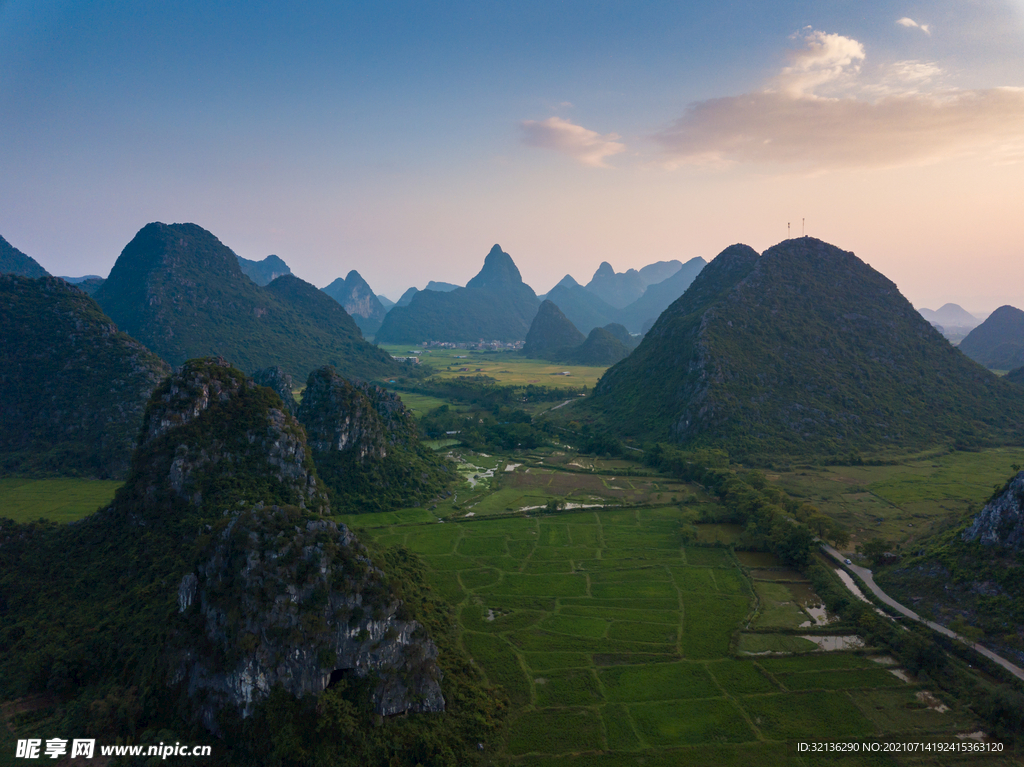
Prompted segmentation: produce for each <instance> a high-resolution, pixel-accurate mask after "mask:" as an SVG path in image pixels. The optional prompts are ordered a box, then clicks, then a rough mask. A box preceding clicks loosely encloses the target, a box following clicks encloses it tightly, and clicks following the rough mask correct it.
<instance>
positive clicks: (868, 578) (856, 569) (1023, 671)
mask: <svg viewBox="0 0 1024 767" xmlns="http://www.w3.org/2000/svg"><path fill="white" fill-rule="evenodd" d="M821 548H822V550H823V551H825V553H827V554H828V555H829V556H831V557H832V558H833V559H835V560H836V561H837V562H839V563H840V564H841V565H843V567H845V568H846V569H847V570H849V571H850V572H851V573H853V574H854V575H856V576H857V577H859V578H860V579H861V580H862V581H863V582H864V585H865V586H867V587H868V588H869V589H871V593H873V594H874V595H875V596H876V597H878V598H879V599H880V600H881V601H882V602H884V603H885V604H886V605H888V606H889V607H891V608H892V609H893V610H895V611H896V612H898V613H902V614H903V615H905V616H907V617H908V618H911V619H912V620H915V621H919V622H921V623H923V624H924V625H925V626H927V627H928V628H930V629H932V630H934V631H938V632H939V633H940V634H945V635H946V636H948V637H951V638H952V639H956V640H957V641H960V642H963V643H964V644H965V645H967V646H968V647H970V648H972V649H973V650H975V651H976V652H978V653H980V654H981V655H984V656H985V657H986V658H988V659H989V660H991V661H992V662H993V663H998V664H999V665H1000V666H1002V667H1003V668H1005V669H1006V670H1007V671H1009V672H1010V673H1011V674H1013V675H1014V676H1015V677H1017V678H1018V679H1022V680H1024V668H1021V667H1020V666H1016V665H1014V664H1013V663H1010V661H1008V660H1006V658H1003V657H1002V656H1000V655H996V654H995V653H994V652H992V651H991V650H989V649H988V648H987V647H982V646H981V645H980V644H974V643H972V642H971V640H970V639H967V638H966V637H962V636H960V635H959V634H957V633H956V632H955V631H950V630H949V629H948V628H946V627H945V626H942V625H939V624H938V623H933V622H932V621H928V620H925V619H924V618H922V617H921V616H920V615H918V614H917V613H915V612H914V611H913V610H911V609H910V608H909V607H904V606H903V605H901V604H900V603H899V602H897V601H896V600H895V599H893V598H892V597H891V596H889V595H888V594H886V593H885V592H884V591H882V589H880V588H879V587H878V584H877V583H875V579H874V577H873V576H872V575H871V571H870V570H868V569H867V568H866V567H861V566H860V565H853V564H849V565H848V564H846V559H845V557H843V555H842V554H840V553H839V552H838V551H836V550H835V549H834V548H832V547H831V546H829V545H828V544H827V543H822V544H821Z"/></svg>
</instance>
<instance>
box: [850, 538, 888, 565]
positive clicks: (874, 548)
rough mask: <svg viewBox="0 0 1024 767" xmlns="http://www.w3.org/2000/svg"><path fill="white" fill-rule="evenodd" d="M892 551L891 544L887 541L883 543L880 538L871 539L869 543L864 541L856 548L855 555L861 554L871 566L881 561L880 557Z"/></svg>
mask: <svg viewBox="0 0 1024 767" xmlns="http://www.w3.org/2000/svg"><path fill="white" fill-rule="evenodd" d="M890 549H892V544H891V543H889V542H888V541H884V540H882V539H881V538H872V539H871V540H870V541H865V542H864V543H862V544H861V545H860V546H858V547H857V553H858V554H863V555H864V556H865V557H867V558H868V559H869V560H871V562H872V564H875V565H877V564H879V563H880V562H881V561H882V555H883V554H885V553H886V552H887V551H889V550H890Z"/></svg>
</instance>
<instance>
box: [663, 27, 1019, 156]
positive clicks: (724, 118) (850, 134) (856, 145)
mask: <svg viewBox="0 0 1024 767" xmlns="http://www.w3.org/2000/svg"><path fill="white" fill-rule="evenodd" d="M800 39H801V40H802V42H803V43H804V45H803V47H802V48H801V49H800V50H798V51H794V52H793V53H792V54H791V55H790V64H789V66H787V67H786V68H785V69H783V70H782V71H781V72H780V73H779V75H778V76H777V77H776V78H774V79H773V80H772V81H771V82H770V83H769V86H768V87H767V88H766V89H765V90H763V91H760V92H757V93H749V94H745V95H742V96H732V97H726V98H718V99H711V100H708V101H700V102H696V103H694V104H691V105H690V106H689V107H688V108H687V109H686V111H685V113H684V114H683V116H682V117H680V118H679V119H678V120H676V121H675V122H674V123H672V124H671V125H669V126H668V127H666V128H665V129H663V130H662V131H660V132H658V133H657V134H656V135H655V136H654V139H655V141H656V142H657V143H659V144H660V145H661V146H662V148H663V150H664V152H665V154H666V156H667V160H668V164H669V165H670V166H679V165H684V164H714V165H720V164H735V163H782V164H789V165H796V166H800V167H803V168H805V169H807V170H812V171H823V170H833V169H840V168H865V167H887V166H899V165H910V164H922V163H928V162H934V161H937V160H941V159H945V158H949V157H954V156H962V155H966V154H978V155H984V156H986V157H987V158H988V159H989V160H991V161H1020V160H1024V88H992V89H987V90H956V89H949V88H940V87H937V86H936V82H937V81H938V80H940V78H941V74H942V72H941V70H940V69H939V67H938V66H936V65H935V64H933V63H931V62H922V61H900V62H896V63H895V64H892V65H890V66H888V67H886V68H884V69H883V70H881V71H880V74H879V75H878V76H875V77H873V78H867V77H865V75H864V74H863V73H862V72H861V64H862V62H863V61H864V59H865V58H866V57H865V54H864V49H863V46H861V44H860V43H858V42H857V41H856V40H853V39H851V38H847V37H842V36H841V35H831V34H825V33H822V32H816V31H812V32H810V33H803V34H802V35H801V38H800Z"/></svg>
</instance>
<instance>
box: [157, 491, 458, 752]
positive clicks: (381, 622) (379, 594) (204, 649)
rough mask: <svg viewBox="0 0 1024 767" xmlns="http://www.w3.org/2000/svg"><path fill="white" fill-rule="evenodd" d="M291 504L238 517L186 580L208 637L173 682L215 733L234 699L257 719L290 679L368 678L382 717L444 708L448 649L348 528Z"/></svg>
mask: <svg viewBox="0 0 1024 767" xmlns="http://www.w3.org/2000/svg"><path fill="white" fill-rule="evenodd" d="M297 517H298V515H296V514H295V513H294V512H291V513H290V512H288V511H287V510H285V509H282V508H280V507H276V506H272V507H265V508H264V507H262V506H261V505H257V506H255V507H253V508H252V509H248V510H246V511H243V512H236V513H234V514H232V516H231V518H230V521H229V522H228V523H227V525H226V526H224V527H223V529H222V530H221V531H220V533H219V534H218V535H217V536H216V537H215V538H214V539H213V541H212V542H211V543H210V545H209V546H208V547H207V550H206V551H205V552H204V553H203V557H202V560H201V561H200V563H199V565H198V567H197V568H196V570H195V571H193V572H189V573H186V574H185V575H184V576H183V577H182V580H181V583H180V586H179V589H178V610H179V613H180V614H181V617H182V618H184V619H186V620H189V619H191V620H192V621H197V622H198V623H199V624H200V625H201V626H202V629H203V640H205V641H196V640H195V639H192V641H188V642H185V643H184V646H183V647H180V648H179V649H178V651H177V663H176V664H175V666H174V668H173V676H172V678H171V680H170V681H171V683H172V684H178V683H180V684H184V685H185V686H186V688H187V691H188V695H189V697H190V698H192V699H193V700H194V701H196V703H197V712H196V713H197V716H198V718H199V719H200V720H201V721H202V722H203V724H204V725H205V726H206V727H207V728H209V729H210V730H212V731H214V732H216V731H217V729H218V727H217V715H218V713H219V712H220V711H221V710H222V709H224V708H225V707H229V706H236V707H238V708H239V709H240V711H241V713H242V716H243V717H245V716H249V715H250V714H251V713H252V711H253V709H254V707H255V705H256V704H258V703H259V702H260V701H261V700H262V699H264V698H266V697H267V696H268V695H269V694H270V690H271V689H272V688H273V687H274V686H275V685H278V684H280V685H281V686H283V687H284V689H285V690H287V691H288V692H290V693H292V694H294V695H295V696H297V697H302V696H304V695H315V694H317V693H319V692H321V691H322V690H324V689H325V688H326V687H327V686H328V685H330V684H331V683H332V682H336V681H338V680H340V679H343V678H347V679H369V680H370V681H369V685H370V701H371V705H372V707H373V709H374V711H375V712H376V713H378V714H381V715H385V716H386V715H391V714H399V713H403V712H426V711H433V712H436V711H443V710H444V705H445V703H444V698H443V696H442V694H441V687H440V681H441V672H440V670H439V669H438V667H437V663H436V658H437V648H436V647H435V646H434V643H433V642H432V641H431V640H430V638H429V637H428V636H427V633H426V631H425V630H424V629H423V627H422V626H420V624H418V623H417V622H416V621H412V620H408V619H403V617H402V606H401V603H400V602H398V601H397V600H395V599H394V598H392V597H391V596H390V594H389V591H388V588H387V585H386V583H385V579H384V576H383V574H382V573H381V572H380V570H378V569H377V568H375V567H374V566H373V564H372V563H371V562H370V560H369V558H368V557H367V556H366V552H365V551H364V550H363V548H362V546H361V545H360V544H359V542H358V541H357V540H356V539H355V537H354V536H353V535H352V534H351V533H350V532H349V531H348V529H347V528H346V527H345V526H344V525H335V524H334V523H333V522H329V521H325V520H310V519H306V520H302V519H298V518H297Z"/></svg>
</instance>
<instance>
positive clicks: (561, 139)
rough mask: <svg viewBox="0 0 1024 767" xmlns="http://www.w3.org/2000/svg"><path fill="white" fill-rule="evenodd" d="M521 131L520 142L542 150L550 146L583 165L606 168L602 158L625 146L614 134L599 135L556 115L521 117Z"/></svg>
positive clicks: (620, 150) (624, 148)
mask: <svg viewBox="0 0 1024 767" xmlns="http://www.w3.org/2000/svg"><path fill="white" fill-rule="evenodd" d="M519 127H520V128H521V129H522V131H523V143H524V144H526V145H527V146H534V147H540V148H542V149H554V150H555V151H556V152H561V153H562V154H567V155H569V156H570V157H572V158H574V159H575V160H577V161H578V162H581V163H582V164H584V165H590V166H592V167H596V168H606V167H608V165H607V164H606V163H605V161H604V160H605V158H606V157H611V156H612V155H615V154H618V153H619V152H624V151H625V150H626V145H625V144H622V143H620V142H619V141H618V140H617V139H618V138H619V136H618V135H617V134H615V133H608V134H605V135H603V136H602V135H601V134H600V133H597V132H596V131H592V130H589V129H587V128H584V127H583V126H582V125H575V124H574V123H571V122H569V121H568V120H563V119H562V118H560V117H549V118H548V119H547V120H541V121H539V122H538V121H536V120H524V121H523V122H521V123H520V124H519Z"/></svg>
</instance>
